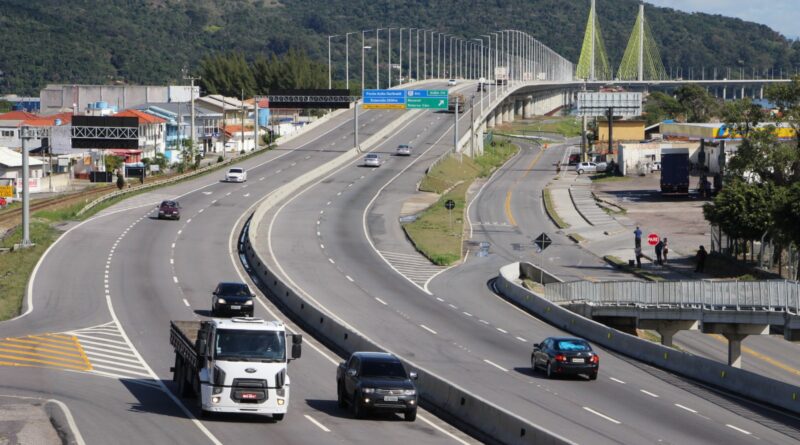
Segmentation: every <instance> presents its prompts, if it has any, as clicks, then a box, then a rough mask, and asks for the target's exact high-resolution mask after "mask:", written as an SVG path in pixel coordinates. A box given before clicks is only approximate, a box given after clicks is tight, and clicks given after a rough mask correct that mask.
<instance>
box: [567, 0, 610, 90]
mask: <svg viewBox="0 0 800 445" xmlns="http://www.w3.org/2000/svg"><path fill="white" fill-rule="evenodd" d="M575 76H576V77H577V78H579V79H587V80H609V79H611V76H612V70H611V65H609V63H608V56H607V55H606V48H605V45H604V44H603V35H602V34H601V32H600V21H599V20H598V18H597V9H596V7H595V0H592V7H591V9H590V10H589V20H588V21H587V22H586V34H585V35H584V37H583V47H582V48H581V58H580V60H578V67H577V68H576V70H575Z"/></svg>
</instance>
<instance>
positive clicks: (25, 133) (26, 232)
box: [19, 125, 49, 248]
mask: <svg viewBox="0 0 800 445" xmlns="http://www.w3.org/2000/svg"><path fill="white" fill-rule="evenodd" d="M48 136H49V131H48V129H46V128H32V127H29V126H27V125H25V126H22V127H20V129H19V137H20V139H22V241H21V242H20V244H21V245H22V247H23V248H28V247H33V242H31V228H30V224H31V194H30V176H31V172H30V161H29V157H30V153H28V150H29V148H28V142H29V140H30V139H34V138H38V139H39V140H41V139H43V138H44V137H48Z"/></svg>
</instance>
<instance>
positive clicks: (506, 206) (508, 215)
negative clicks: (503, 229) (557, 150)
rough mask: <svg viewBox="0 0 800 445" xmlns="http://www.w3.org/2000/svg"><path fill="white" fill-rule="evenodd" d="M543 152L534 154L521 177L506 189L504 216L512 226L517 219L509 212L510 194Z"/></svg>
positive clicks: (515, 223)
mask: <svg viewBox="0 0 800 445" xmlns="http://www.w3.org/2000/svg"><path fill="white" fill-rule="evenodd" d="M543 153H544V151H539V153H538V154H537V155H536V157H535V158H533V160H532V161H531V163H530V164H528V167H527V168H526V169H525V174H523V175H522V177H520V178H519V179H517V180H516V181H514V183H513V184H511V187H510V188H509V189H508V192H506V205H505V210H506V218H507V219H508V223H509V224H511V225H512V226H516V225H517V220H515V219H514V214H513V213H512V212H511V195H512V194H513V193H514V189H515V188H516V187H517V185H518V184H519V183H520V181H522V180H523V179H525V177H527V176H528V174H530V172H531V171H532V170H533V167H534V166H535V165H536V163H537V162H539V158H541V157H542V154H543Z"/></svg>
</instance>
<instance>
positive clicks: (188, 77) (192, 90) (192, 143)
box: [178, 71, 225, 154]
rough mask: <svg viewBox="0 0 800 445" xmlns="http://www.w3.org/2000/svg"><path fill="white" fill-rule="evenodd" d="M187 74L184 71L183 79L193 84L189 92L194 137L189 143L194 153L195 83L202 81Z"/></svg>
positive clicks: (193, 134) (191, 127)
mask: <svg viewBox="0 0 800 445" xmlns="http://www.w3.org/2000/svg"><path fill="white" fill-rule="evenodd" d="M187 73H188V71H184V73H183V78H184V79H185V80H189V81H191V83H192V89H191V91H189V97H190V101H191V104H192V105H191V107H192V116H191V119H192V122H191V123H190V130H189V131H191V132H192V135H191V137H190V138H189V143H190V144H191V146H192V150H191V151H194V149H195V143H194V137H195V134H196V133H195V128H194V81H195V80H200V76H196V77H195V76H190V75H188V74H187ZM222 118H223V119H224V118H225V115H224V113H223V116H222ZM178 128H180V123H178ZM178 142H180V139H179V140H178ZM223 151H224V150H223ZM204 154H205V153H204Z"/></svg>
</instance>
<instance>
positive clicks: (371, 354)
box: [353, 351, 400, 361]
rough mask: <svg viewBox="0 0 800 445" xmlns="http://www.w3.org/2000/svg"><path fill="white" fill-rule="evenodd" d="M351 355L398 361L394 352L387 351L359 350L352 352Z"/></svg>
mask: <svg viewBox="0 0 800 445" xmlns="http://www.w3.org/2000/svg"><path fill="white" fill-rule="evenodd" d="M353 355H355V356H357V357H359V358H362V359H364V358H367V359H373V360H391V361H400V359H398V358H397V357H395V356H394V354H389V353H388V352H369V351H360V352H354V353H353Z"/></svg>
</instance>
